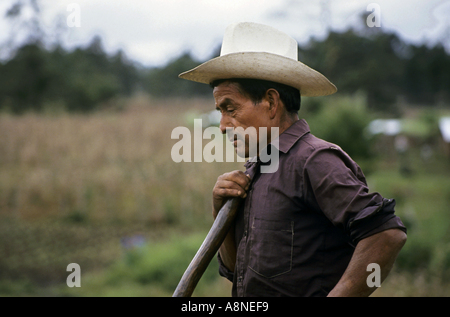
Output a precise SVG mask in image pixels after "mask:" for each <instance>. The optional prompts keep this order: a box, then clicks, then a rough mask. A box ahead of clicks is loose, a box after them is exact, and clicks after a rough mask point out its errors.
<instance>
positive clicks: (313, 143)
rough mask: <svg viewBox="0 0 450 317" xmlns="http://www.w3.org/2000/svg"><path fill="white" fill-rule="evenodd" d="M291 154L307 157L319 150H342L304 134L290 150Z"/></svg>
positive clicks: (332, 144) (309, 134)
mask: <svg viewBox="0 0 450 317" xmlns="http://www.w3.org/2000/svg"><path fill="white" fill-rule="evenodd" d="M291 150H292V151H293V154H296V155H301V156H305V157H309V156H310V155H311V154H313V153H314V152H317V151H321V150H339V151H342V149H341V148H340V147H339V146H338V145H336V144H334V143H331V142H328V141H325V140H323V139H321V138H318V137H316V136H315V135H313V134H312V133H308V134H305V135H304V136H303V137H302V138H300V139H299V140H298V142H297V143H296V144H295V145H294V146H293V147H292V149H291Z"/></svg>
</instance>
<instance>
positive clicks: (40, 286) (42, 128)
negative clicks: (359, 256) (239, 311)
mask: <svg viewBox="0 0 450 317" xmlns="http://www.w3.org/2000/svg"><path fill="white" fill-rule="evenodd" d="M325 106H326V105H325ZM213 107H214V103H213V101H212V100H183V101H181V100H152V99H150V98H148V97H145V96H138V97H135V98H133V99H131V100H129V101H127V107H126V108H125V110H124V111H122V112H108V111H102V112H98V113H94V114H91V115H69V114H67V113H59V114H55V115H40V114H31V113H30V114H26V115H24V116H20V117H15V116H10V115H7V114H3V115H1V116H0V134H1V135H2V136H4V137H2V138H0V296H5V295H6V296H171V294H172V292H173V290H174V288H175V286H176V284H177V282H178V281H179V278H180V277H181V275H182V273H183V272H184V270H185V269H186V268H187V265H188V264H189V262H190V260H191V259H192V257H193V256H194V255H195V252H196V250H197V249H198V247H199V246H200V244H201V242H202V241H203V239H204V237H205V236H206V233H207V231H208V230H209V228H210V226H211V223H212V216H211V190H212V188H213V186H214V183H215V182H216V179H217V176H218V175H220V174H222V173H224V172H228V171H230V170H234V169H243V163H239V162H232V163H205V162H202V163H189V164H187V163H183V162H182V163H174V162H173V161H172V159H171V155H170V154H171V149H172V146H173V145H174V144H175V143H176V142H177V141H178V140H172V139H171V138H170V135H171V131H172V130H173V129H174V128H175V127H177V126H190V125H191V124H192V120H193V119H192V118H195V117H198V115H199V114H200V113H202V112H206V111H210V110H211V109H213ZM310 115H313V114H310ZM314 121H316V122H320V121H319V120H313V119H311V122H314ZM311 128H312V129H314V127H311ZM208 142H209V140H208ZM204 144H205V143H204ZM409 161H410V166H411V170H412V171H413V173H412V174H409V175H408V176H405V175H404V174H402V173H400V172H399V158H398V157H397V156H396V155H394V154H392V153H391V154H389V155H385V156H383V155H380V156H379V157H378V158H377V163H376V164H375V165H372V166H371V168H370V173H369V174H368V182H369V186H370V187H371V190H375V191H379V192H380V193H381V194H382V195H383V196H385V197H387V198H395V199H396V201H397V213H398V214H399V215H400V216H401V218H402V220H403V221H404V222H405V224H406V225H407V227H408V242H407V244H406V245H405V247H404V249H403V250H402V252H401V253H400V256H399V258H398V261H397V263H396V266H395V270H394V272H393V273H392V274H391V275H390V276H389V277H388V279H387V280H386V282H385V283H384V284H382V287H381V288H380V289H379V290H377V291H376V292H375V293H374V296H450V286H449V285H450V273H449V272H450V236H449V232H450V231H449V224H450V219H449V218H450V215H449V214H448V205H449V204H450V182H449V179H450V178H449V176H450V165H449V163H448V160H447V159H445V158H443V157H440V156H439V155H438V154H435V155H434V156H433V157H432V158H429V159H428V161H424V160H423V159H421V157H420V149H414V151H412V153H411V154H410V160H409ZM135 237H139V239H140V238H142V241H141V240H139V239H138V241H141V242H142V243H141V242H140V243H139V245H137V246H135V247H134V248H131V249H130V248H129V246H127V243H126V241H134V240H133V239H134V238H135ZM72 262H75V263H78V264H80V266H81V270H82V274H81V276H82V281H81V283H82V287H81V288H79V289H77V288H68V287H67V285H66V283H65V281H66V278H67V276H68V274H69V272H67V271H66V267H67V265H68V264H69V263H72ZM230 286H231V285H230V283H229V282H228V281H226V280H225V279H223V278H220V277H218V274H217V263H216V261H214V260H213V262H212V264H211V267H210V268H209V269H208V272H207V273H206V274H205V276H204V278H202V280H201V281H200V283H199V285H198V287H197V289H196V291H195V293H194V296H229V295H230Z"/></svg>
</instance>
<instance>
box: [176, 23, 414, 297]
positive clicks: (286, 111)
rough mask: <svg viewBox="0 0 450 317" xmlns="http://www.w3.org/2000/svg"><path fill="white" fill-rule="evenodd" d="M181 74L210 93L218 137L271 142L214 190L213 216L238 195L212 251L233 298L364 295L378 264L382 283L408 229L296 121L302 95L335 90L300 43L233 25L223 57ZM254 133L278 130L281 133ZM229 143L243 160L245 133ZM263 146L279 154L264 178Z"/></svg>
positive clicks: (351, 167)
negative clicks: (253, 134) (306, 60)
mask: <svg viewBox="0 0 450 317" xmlns="http://www.w3.org/2000/svg"><path fill="white" fill-rule="evenodd" d="M180 77H181V78H185V79H189V80H194V81H198V82H203V83H208V84H210V85H211V86H213V87H214V90H213V95H214V99H215V102H216V108H217V109H218V110H219V111H220V112H221V114H222V117H221V121H220V129H221V130H222V132H223V133H227V128H228V131H229V129H232V130H235V129H236V128H238V127H241V128H243V129H247V128H249V127H254V128H255V129H256V131H257V133H258V138H257V140H260V138H261V137H265V138H266V140H264V141H265V142H264V143H263V144H269V143H271V142H272V144H270V145H269V146H268V147H267V149H263V148H262V147H263V146H261V148H260V146H259V143H258V147H257V156H258V157H257V158H256V159H252V160H249V161H248V162H247V163H246V164H245V166H246V171H245V172H242V171H232V172H230V173H226V174H224V175H221V176H219V178H218V180H217V183H216V184H215V186H214V189H213V215H214V217H215V216H216V215H217V213H218V211H219V210H220V208H221V207H222V206H223V204H224V203H225V201H226V200H227V199H229V198H231V197H241V198H242V199H243V202H242V204H241V207H240V210H239V211H238V214H237V218H236V220H235V223H234V226H233V227H232V229H231V230H230V232H229V233H228V235H227V237H226V238H225V241H224V242H223V244H222V246H221V247H220V250H219V255H218V259H219V263H220V273H221V275H223V276H225V277H226V278H228V279H229V280H231V281H232V282H233V288H232V295H233V296H368V295H370V294H371V293H372V292H373V291H374V290H375V288H374V287H370V286H372V285H370V286H369V285H368V283H367V277H368V275H369V274H370V273H371V271H369V272H368V270H367V268H368V266H369V265H370V264H372V263H375V265H378V267H379V268H380V271H381V276H380V280H381V281H382V280H384V278H385V277H386V276H387V275H388V273H389V271H390V270H391V268H392V266H393V264H394V261H395V259H396V257H397V255H398V252H399V251H400V249H401V248H402V246H403V245H404V243H405V241H406V234H405V233H406V228H405V227H404V225H403V224H402V222H401V221H400V219H399V218H398V217H397V216H395V215H394V205H395V202H394V201H393V200H388V199H384V198H383V197H381V195H380V194H378V193H369V190H368V188H367V184H366V181H365V178H364V175H363V173H362V171H361V169H360V168H359V166H358V165H357V164H356V163H355V162H354V161H353V160H352V159H351V158H350V157H349V156H348V155H347V154H346V153H345V152H344V151H343V150H342V149H340V148H339V147H338V146H337V145H334V144H331V143H328V142H326V141H324V140H320V139H318V138H316V137H315V136H313V135H312V134H311V133H310V131H309V127H308V124H307V123H306V121H305V120H300V119H299V117H298V114H297V113H298V111H299V109H300V94H301V95H303V96H320V95H329V94H332V93H334V92H335V91H336V87H335V86H334V85H333V84H332V83H331V82H329V81H328V79H326V78H325V77H324V76H323V75H322V74H320V73H318V72H316V71H315V70H312V69H311V68H309V67H308V66H306V65H304V64H303V63H301V62H299V61H298V60H297V42H296V41H295V40H294V39H292V38H290V37H289V36H287V35H286V34H284V33H282V32H279V31H278V30H275V29H273V28H271V27H268V26H264V25H260V24H255V23H238V24H234V25H231V26H229V27H228V28H227V30H226V32H225V35H224V40H223V44H222V50H221V56H220V57H218V58H215V59H212V60H210V61H208V62H206V63H204V64H202V65H200V66H198V67H196V68H194V69H193V70H190V71H188V72H185V73H183V74H180ZM260 128H267V131H271V128H277V129H278V135H279V136H272V135H271V133H267V134H264V135H262V134H261V132H260V131H262V130H261V129H260ZM342 128H343V129H345V127H342ZM231 141H232V142H233V143H234V146H235V147H236V151H237V153H238V155H241V156H246V157H248V156H249V154H250V153H249V152H250V151H249V143H250V142H249V138H248V137H241V136H239V134H238V135H237V136H235V137H234V139H232V140H231ZM275 141H276V142H275ZM274 144H276V145H274ZM262 150H268V151H279V153H278V154H279V156H278V160H279V162H278V165H277V167H278V168H277V169H276V170H275V171H272V172H270V173H261V166H262V165H264V164H267V162H264V161H262V160H261V159H260V158H259V154H261V151H262ZM370 267H372V266H370Z"/></svg>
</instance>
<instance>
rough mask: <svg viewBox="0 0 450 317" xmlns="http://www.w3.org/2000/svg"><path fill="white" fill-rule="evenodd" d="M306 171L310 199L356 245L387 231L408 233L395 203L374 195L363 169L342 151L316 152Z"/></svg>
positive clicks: (330, 148)
mask: <svg viewBox="0 0 450 317" xmlns="http://www.w3.org/2000/svg"><path fill="white" fill-rule="evenodd" d="M304 171H305V172H304V178H305V180H306V182H305V187H306V188H305V190H306V191H307V195H309V196H310V197H311V196H312V197H313V198H312V199H313V201H314V202H315V204H316V205H317V206H318V207H319V209H320V211H321V212H323V214H324V215H325V216H326V217H327V218H328V219H329V220H330V221H331V222H332V223H333V224H334V225H335V226H336V227H338V228H340V229H341V230H343V231H344V232H345V233H346V234H347V235H348V236H349V237H350V239H351V241H352V243H353V244H354V245H356V244H357V243H358V242H359V241H360V240H362V239H364V238H367V237H369V236H371V235H374V234H376V233H378V232H381V231H384V230H388V229H394V228H398V229H401V230H403V231H404V232H406V228H405V226H404V225H403V223H402V221H401V220H400V218H399V217H397V216H396V215H395V208H394V207H395V200H393V199H385V198H383V197H382V196H381V195H380V194H379V193H376V192H374V193H370V192H369V188H368V186H367V183H366V180H365V177H364V174H363V173H362V171H361V169H360V168H359V166H358V165H357V164H356V163H355V162H354V161H353V160H352V159H351V158H350V157H349V156H348V155H347V154H346V153H345V152H344V151H342V150H341V149H340V148H339V147H335V146H330V147H329V148H325V149H320V150H316V151H314V152H313V153H312V154H311V155H310V157H309V158H308V160H307V161H306V163H305V170H304Z"/></svg>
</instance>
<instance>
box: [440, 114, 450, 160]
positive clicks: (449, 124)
mask: <svg viewBox="0 0 450 317" xmlns="http://www.w3.org/2000/svg"><path fill="white" fill-rule="evenodd" d="M439 131H440V132H441V136H442V147H443V149H444V153H445V155H446V156H447V157H449V158H450V117H443V118H441V119H440V120H439Z"/></svg>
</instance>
